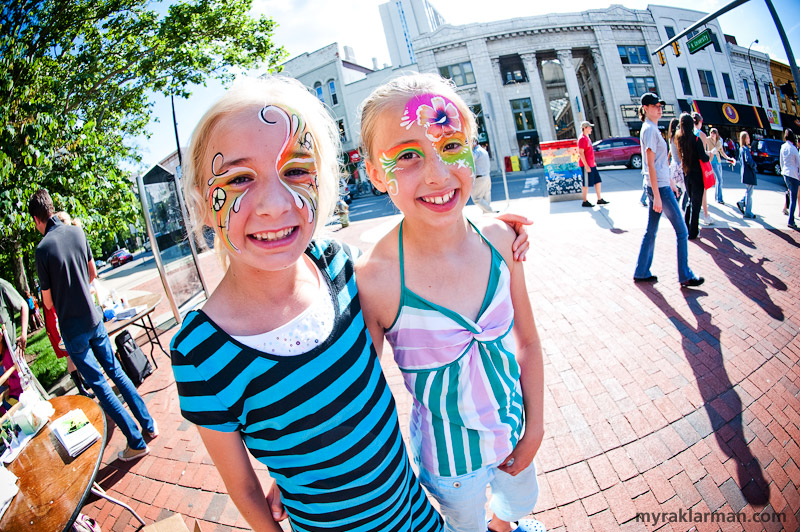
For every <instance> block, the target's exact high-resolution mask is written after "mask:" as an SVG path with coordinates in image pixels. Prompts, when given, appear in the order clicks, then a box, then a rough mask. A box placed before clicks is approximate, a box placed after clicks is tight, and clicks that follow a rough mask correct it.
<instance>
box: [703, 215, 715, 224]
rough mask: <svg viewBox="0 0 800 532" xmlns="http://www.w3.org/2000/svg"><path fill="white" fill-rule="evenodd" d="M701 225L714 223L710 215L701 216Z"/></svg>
mask: <svg viewBox="0 0 800 532" xmlns="http://www.w3.org/2000/svg"><path fill="white" fill-rule="evenodd" d="M703 225H714V219H713V218H712V217H711V216H705V217H704V218H703Z"/></svg>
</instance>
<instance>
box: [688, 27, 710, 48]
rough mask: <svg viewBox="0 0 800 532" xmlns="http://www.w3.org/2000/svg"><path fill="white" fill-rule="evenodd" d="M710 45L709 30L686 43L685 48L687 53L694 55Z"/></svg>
mask: <svg viewBox="0 0 800 532" xmlns="http://www.w3.org/2000/svg"><path fill="white" fill-rule="evenodd" d="M709 44H711V30H708V29H706V30H703V31H701V32H700V33H698V34H697V35H695V36H694V37H692V38H691V39H689V40H688V41H686V46H687V47H688V48H689V53H690V54H694V53H697V52H699V51H700V50H702V49H703V48H705V47H706V46H708V45H709Z"/></svg>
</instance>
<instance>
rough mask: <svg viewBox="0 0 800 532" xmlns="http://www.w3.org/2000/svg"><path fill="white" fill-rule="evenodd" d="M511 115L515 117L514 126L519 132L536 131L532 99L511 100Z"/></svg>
mask: <svg viewBox="0 0 800 532" xmlns="http://www.w3.org/2000/svg"><path fill="white" fill-rule="evenodd" d="M511 113H512V114H513V115H514V126H515V127H516V128H517V131H530V130H532V129H536V124H535V123H534V121H533V107H532V106H531V99H530V98H521V99H519V100H511Z"/></svg>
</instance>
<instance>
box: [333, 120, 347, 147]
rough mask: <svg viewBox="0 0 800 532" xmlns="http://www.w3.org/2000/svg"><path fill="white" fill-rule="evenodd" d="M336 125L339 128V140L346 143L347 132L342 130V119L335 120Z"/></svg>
mask: <svg viewBox="0 0 800 532" xmlns="http://www.w3.org/2000/svg"><path fill="white" fill-rule="evenodd" d="M336 125H337V126H339V138H340V139H341V140H342V142H347V130H346V129H345V128H344V119H339V120H337V121H336Z"/></svg>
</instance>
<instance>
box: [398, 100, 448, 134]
mask: <svg viewBox="0 0 800 532" xmlns="http://www.w3.org/2000/svg"><path fill="white" fill-rule="evenodd" d="M414 124H417V125H419V126H422V127H424V128H425V136H426V137H428V138H429V139H430V140H431V141H433V142H438V141H439V140H441V139H442V137H446V136H450V135H452V134H453V133H455V132H456V131H461V114H460V113H459V112H458V107H456V105H455V104H454V103H453V102H451V101H450V100H448V99H447V98H445V97H444V96H439V95H436V94H420V95H418V96H414V97H412V98H411V99H410V100H408V102H407V103H406V108H405V111H404V112H403V119H402V121H401V122H400V125H401V126H402V127H404V128H406V129H409V128H410V127H411V126H412V125H414Z"/></svg>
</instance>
